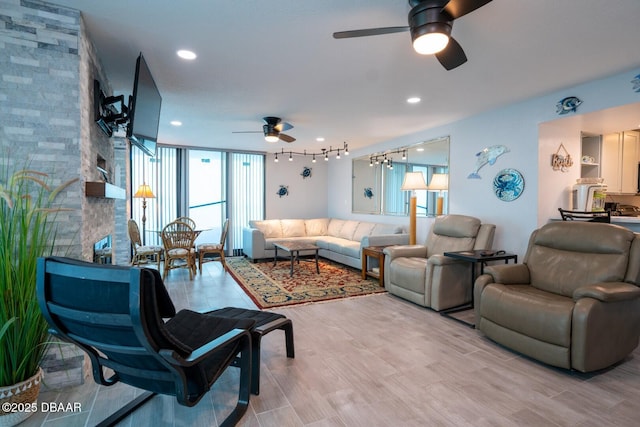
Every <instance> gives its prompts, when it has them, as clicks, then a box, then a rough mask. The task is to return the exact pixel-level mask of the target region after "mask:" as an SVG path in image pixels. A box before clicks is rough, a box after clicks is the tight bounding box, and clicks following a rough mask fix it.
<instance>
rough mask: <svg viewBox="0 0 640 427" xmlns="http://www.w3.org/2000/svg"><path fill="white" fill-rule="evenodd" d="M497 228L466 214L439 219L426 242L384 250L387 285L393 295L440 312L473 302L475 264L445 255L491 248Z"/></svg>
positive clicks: (385, 280) (432, 227) (385, 281)
mask: <svg viewBox="0 0 640 427" xmlns="http://www.w3.org/2000/svg"><path fill="white" fill-rule="evenodd" d="M495 228H496V227H495V225H493V224H481V222H480V220H479V219H478V218H474V217H471V216H466V215H446V216H440V217H438V218H436V220H435V222H434V223H433V225H432V226H431V230H430V231H429V235H428V236H427V240H426V243H425V244H424V245H401V246H391V247H387V248H385V249H384V253H385V255H386V256H385V274H384V283H385V288H386V289H387V291H389V293H391V294H394V295H396V296H399V297H401V298H404V299H406V300H409V301H411V302H414V303H416V304H419V305H421V306H424V307H429V308H432V309H434V310H436V311H440V310H445V309H448V308H451V307H457V306H459V305H463V304H466V303H468V302H470V301H471V293H472V291H473V290H472V287H473V284H472V283H471V268H472V264H471V263H469V262H465V261H460V260H457V259H454V258H450V257H445V256H444V255H442V254H443V253H444V252H449V251H451V252H453V251H468V250H472V249H490V248H491V245H492V244H493V236H494V234H495Z"/></svg>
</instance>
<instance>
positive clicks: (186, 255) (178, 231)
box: [161, 221, 196, 280]
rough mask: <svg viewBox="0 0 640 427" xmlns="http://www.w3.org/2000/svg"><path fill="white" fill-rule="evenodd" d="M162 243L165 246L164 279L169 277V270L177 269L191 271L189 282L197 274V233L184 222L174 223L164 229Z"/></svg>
mask: <svg viewBox="0 0 640 427" xmlns="http://www.w3.org/2000/svg"><path fill="white" fill-rule="evenodd" d="M161 235H162V243H163V244H164V271H163V273H162V278H163V279H164V278H166V277H167V273H168V272H169V270H172V269H175V268H187V269H189V280H192V279H193V275H194V274H195V272H196V252H195V249H194V246H193V244H194V241H195V240H196V233H195V231H194V230H193V228H191V227H190V226H189V224H186V223H184V222H180V221H174V222H171V223H169V224H167V225H166V226H165V227H164V228H163V229H162V233H161Z"/></svg>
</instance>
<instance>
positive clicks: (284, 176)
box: [265, 154, 351, 219]
mask: <svg viewBox="0 0 640 427" xmlns="http://www.w3.org/2000/svg"><path fill="white" fill-rule="evenodd" d="M278 157H279V161H278V163H275V162H274V161H273V155H272V154H269V155H267V157H266V168H265V171H266V175H267V176H266V180H265V182H266V188H265V191H266V215H265V218H266V219H273V218H324V217H326V216H327V205H328V197H329V196H330V192H328V191H327V170H328V163H329V162H325V161H324V160H322V159H319V160H317V162H316V163H312V162H311V157H309V156H295V155H294V156H293V161H291V162H290V161H288V157H289V156H288V155H284V156H278ZM330 162H348V163H349V165H350V164H351V161H350V160H348V158H346V159H345V157H343V159H340V160H334V159H331V160H330ZM305 166H306V167H309V168H311V176H310V177H309V178H303V177H302V175H301V174H302V170H303V167H305ZM280 185H284V186H286V187H288V190H289V195H288V196H283V197H280V196H278V190H279V189H280Z"/></svg>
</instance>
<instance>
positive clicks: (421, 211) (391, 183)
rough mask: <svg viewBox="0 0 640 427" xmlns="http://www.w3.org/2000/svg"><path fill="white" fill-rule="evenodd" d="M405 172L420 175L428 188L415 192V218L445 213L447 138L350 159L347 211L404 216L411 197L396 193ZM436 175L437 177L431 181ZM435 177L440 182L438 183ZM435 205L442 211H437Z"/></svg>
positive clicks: (406, 213)
mask: <svg viewBox="0 0 640 427" xmlns="http://www.w3.org/2000/svg"><path fill="white" fill-rule="evenodd" d="M406 172H422V174H423V175H424V179H425V182H426V183H427V185H429V187H430V189H429V190H426V191H416V196H417V215H419V216H435V215H438V214H443V213H447V211H448V200H449V192H448V185H449V137H448V136H447V137H442V138H437V139H433V140H429V141H423V142H420V143H417V144H414V145H410V146H406V147H400V148H397V149H393V150H386V151H383V152H377V153H372V154H369V155H366V156H361V157H356V158H355V159H353V161H352V186H351V190H352V198H351V201H352V204H351V211H352V212H353V213H367V214H373V215H408V214H409V198H410V196H411V194H410V192H409V191H402V190H400V187H401V186H402V181H403V179H404V174H405V173H406ZM436 174H440V176H436V179H434V175H436ZM442 175H444V176H442ZM439 178H441V179H442V181H443V182H444V183H440V184H438V182H437V181H439V180H440V179H439ZM439 204H440V205H441V206H442V208H438V205H439Z"/></svg>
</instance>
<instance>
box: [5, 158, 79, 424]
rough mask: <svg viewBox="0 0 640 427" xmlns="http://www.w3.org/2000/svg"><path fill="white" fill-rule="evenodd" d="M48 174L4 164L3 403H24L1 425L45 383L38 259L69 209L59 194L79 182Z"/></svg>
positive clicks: (19, 414)
mask: <svg viewBox="0 0 640 427" xmlns="http://www.w3.org/2000/svg"><path fill="white" fill-rule="evenodd" d="M48 179H49V177H48V175H47V174H45V173H41V172H37V171H32V170H28V169H19V170H12V168H11V166H9V167H0V266H1V267H0V403H3V404H6V403H20V404H21V405H22V406H21V407H19V406H17V405H13V406H12V405H2V408H0V426H2V425H14V424H17V423H19V422H21V421H22V420H23V419H24V418H26V416H28V415H30V414H32V413H33V411H31V412H29V411H25V410H17V409H23V408H24V404H26V403H30V404H33V402H35V399H36V398H37V395H38V392H39V388H40V381H41V375H42V371H41V369H40V362H41V360H42V357H43V356H44V354H45V352H46V347H47V342H48V339H49V336H48V333H47V322H46V321H45V320H44V318H43V316H42V313H41V312H40V308H39V306H38V301H37V298H36V261H37V259H38V257H41V256H46V255H51V254H53V251H54V248H55V246H56V245H55V243H56V222H55V215H56V213H58V212H61V211H64V210H69V209H65V208H62V207H58V206H56V205H55V203H56V202H55V199H56V197H57V196H58V194H59V193H60V191H62V190H63V189H64V188H66V187H68V186H69V185H71V184H72V183H74V182H75V181H77V178H76V179H73V180H69V181H67V182H65V183H63V184H62V185H60V186H58V187H57V188H55V189H51V188H50V187H49V184H48ZM17 385H18V386H17ZM22 391H24V393H21V392H22ZM32 407H33V406H32ZM6 409H9V411H6Z"/></svg>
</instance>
